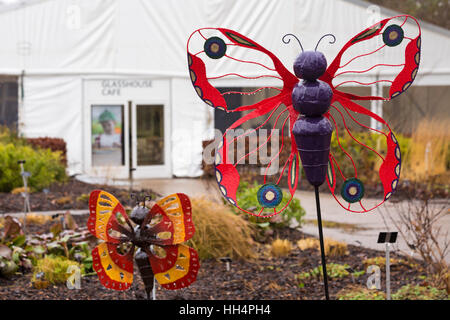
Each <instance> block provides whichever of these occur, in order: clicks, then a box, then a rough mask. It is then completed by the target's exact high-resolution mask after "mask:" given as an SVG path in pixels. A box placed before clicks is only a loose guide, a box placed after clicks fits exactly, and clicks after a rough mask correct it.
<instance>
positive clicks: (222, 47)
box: [203, 37, 227, 59]
mask: <svg viewBox="0 0 450 320" xmlns="http://www.w3.org/2000/svg"><path fill="white" fill-rule="evenodd" d="M203 48H204V50H205V53H206V55H207V56H208V57H210V58H211V59H220V58H222V57H223V56H224V55H225V52H227V45H226V44H225V41H223V40H222V39H221V38H219V37H211V38H209V39H208V40H206V41H205V45H204V46H203Z"/></svg>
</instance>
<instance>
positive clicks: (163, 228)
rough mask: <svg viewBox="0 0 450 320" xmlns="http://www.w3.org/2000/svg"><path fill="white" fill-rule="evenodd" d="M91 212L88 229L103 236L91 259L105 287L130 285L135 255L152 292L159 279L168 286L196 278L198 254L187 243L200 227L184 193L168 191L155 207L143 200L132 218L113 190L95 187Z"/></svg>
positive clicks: (147, 287) (171, 287)
mask: <svg viewBox="0 0 450 320" xmlns="http://www.w3.org/2000/svg"><path fill="white" fill-rule="evenodd" d="M144 203H145V201H144ZM89 212H90V216H89V219H88V222H87V227H88V229H89V231H90V232H91V233H92V234H93V235H94V236H95V237H97V238H98V239H101V240H103V241H104V242H101V243H100V244H99V245H98V246H97V247H96V248H94V250H92V263H93V268H94V270H95V271H96V272H97V274H98V276H99V279H100V282H101V283H102V284H103V285H104V286H105V287H107V288H110V289H114V290H119V291H122V290H127V289H128V288H130V286H131V284H132V282H133V258H134V259H135V261H136V263H137V266H138V268H139V271H140V273H141V276H142V279H143V281H144V284H145V288H146V292H147V297H149V295H150V292H151V290H152V289H153V280H154V279H156V280H157V281H158V282H159V284H160V285H161V286H162V287H163V288H165V289H169V290H175V289H180V288H184V287H187V286H189V285H191V284H192V283H193V282H194V281H195V280H196V277H197V272H198V270H199V267H200V264H199V261H198V254H197V252H196V251H195V250H194V249H192V248H190V247H188V246H186V245H184V244H182V242H184V241H186V240H189V239H190V238H192V236H193V235H194V232H195V228H194V224H193V222H192V212H191V202H190V200H189V198H188V197H187V196H186V195H185V194H182V193H176V194H172V195H169V196H167V197H165V198H163V199H161V200H159V201H157V202H156V203H155V204H154V205H153V206H152V208H151V209H148V208H146V207H145V206H144V205H140V204H139V203H138V204H137V206H136V207H135V208H134V209H133V210H132V212H131V214H130V218H128V215H127V214H126V212H125V209H124V207H123V206H122V205H121V204H120V202H119V200H117V199H116V198H115V197H114V196H113V195H112V194H110V193H108V192H106V191H102V190H94V191H92V192H91V195H90V198H89ZM130 219H131V221H130ZM132 222H133V223H134V225H133V223H132ZM136 247H137V248H138V250H137V251H136V254H135V248H136Z"/></svg>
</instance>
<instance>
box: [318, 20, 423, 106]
mask: <svg viewBox="0 0 450 320" xmlns="http://www.w3.org/2000/svg"><path fill="white" fill-rule="evenodd" d="M359 44H361V46H359ZM362 45H364V47H362ZM420 46H421V31H420V26H419V24H418V22H417V20H416V19H415V18H414V17H411V16H409V15H399V16H395V17H392V18H388V19H384V20H382V21H380V22H378V23H376V24H374V25H373V26H371V27H369V28H367V29H365V30H363V31H362V32H360V33H358V34H357V35H356V36H354V37H353V38H352V39H350V40H349V41H348V42H347V43H346V44H345V45H344V47H343V48H342V49H341V51H340V52H339V53H338V55H337V56H336V58H335V59H334V60H333V62H332V63H331V64H330V66H329V67H328V69H327V71H326V73H325V74H324V75H323V76H322V77H321V80H324V81H326V82H328V83H329V84H330V85H331V86H332V88H333V89H335V91H336V92H339V94H341V95H343V96H345V97H347V98H349V99H352V100H374V99H376V100H379V99H383V100H389V99H392V98H394V97H396V96H398V95H400V94H401V93H403V92H404V91H406V90H407V89H408V88H409V87H410V86H411V83H412V82H413V81H414V79H415V77H416V75H417V71H418V67H419V62H420ZM366 47H369V48H370V47H373V48H374V49H372V50H370V49H369V50H367V49H365V48H366ZM363 48H364V49H365V52H364V50H363ZM358 49H359V50H360V51H363V53H360V54H356V55H355V56H352V53H353V51H354V50H358ZM357 66H358V67H357ZM377 74H378V76H377ZM353 75H354V76H355V77H356V76H359V77H361V76H366V78H365V79H368V78H369V79H370V78H372V79H374V78H376V79H375V80H373V81H367V80H360V79H356V78H355V79H352V78H351V77H352V76H353ZM341 78H342V79H341ZM376 83H383V84H385V85H386V86H387V87H388V89H389V96H388V97H387V98H383V97H381V96H357V95H353V94H349V93H348V94H347V93H344V92H340V91H337V88H340V87H342V86H343V85H346V84H356V85H360V86H371V85H373V84H376Z"/></svg>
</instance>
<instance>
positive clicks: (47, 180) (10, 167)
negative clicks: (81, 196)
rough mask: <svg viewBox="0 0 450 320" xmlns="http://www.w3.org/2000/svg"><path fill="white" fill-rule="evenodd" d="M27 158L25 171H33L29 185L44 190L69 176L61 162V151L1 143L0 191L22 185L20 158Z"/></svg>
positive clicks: (6, 190) (7, 190)
mask: <svg viewBox="0 0 450 320" xmlns="http://www.w3.org/2000/svg"><path fill="white" fill-rule="evenodd" d="M23 159H25V160H26V163H25V164H24V168H25V171H28V172H30V173H31V176H30V177H29V179H28V185H29V186H30V188H32V189H35V190H42V189H43V188H46V187H48V186H50V184H52V183H53V182H56V181H64V180H65V179H66V178H67V176H66V172H65V168H64V166H63V165H62V164H61V161H60V155H59V153H54V152H52V151H50V150H49V149H47V150H42V149H39V150H34V149H33V148H31V147H29V146H26V145H14V144H12V143H8V144H2V143H0V168H2V170H1V171H0V192H9V191H11V190H13V189H14V188H18V187H22V185H23V182H22V177H21V175H20V165H19V164H18V163H17V161H18V160H23Z"/></svg>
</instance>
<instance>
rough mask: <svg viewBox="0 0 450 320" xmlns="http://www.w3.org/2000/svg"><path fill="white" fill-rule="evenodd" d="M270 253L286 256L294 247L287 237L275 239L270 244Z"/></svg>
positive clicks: (273, 255) (276, 255)
mask: <svg viewBox="0 0 450 320" xmlns="http://www.w3.org/2000/svg"><path fill="white" fill-rule="evenodd" d="M269 248H270V251H269V252H270V255H271V256H272V257H285V256H288V255H289V253H291V251H292V249H293V245H292V242H290V241H289V240H287V239H275V240H274V241H273V242H272V243H271V244H270V247H269Z"/></svg>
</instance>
